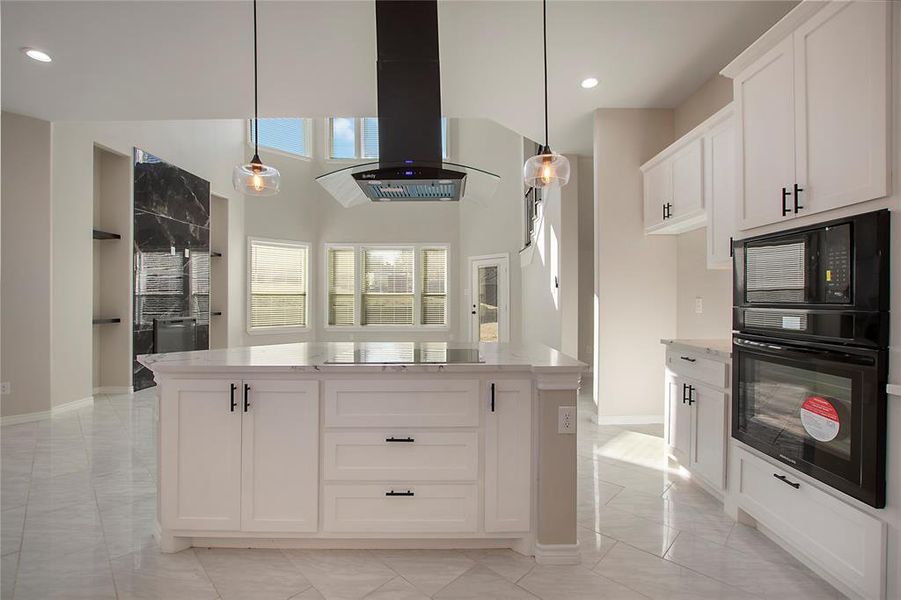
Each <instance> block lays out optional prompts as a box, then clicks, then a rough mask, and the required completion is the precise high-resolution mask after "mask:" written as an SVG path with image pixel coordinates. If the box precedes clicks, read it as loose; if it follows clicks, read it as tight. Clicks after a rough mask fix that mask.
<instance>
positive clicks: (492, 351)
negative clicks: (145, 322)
mask: <svg viewBox="0 0 901 600" xmlns="http://www.w3.org/2000/svg"><path fill="white" fill-rule="evenodd" d="M466 348H478V349H479V358H480V362H479V363H443V362H441V360H442V358H441V357H442V353H444V352H446V350H448V349H466ZM414 350H418V351H419V352H421V353H424V354H427V355H428V356H429V357H430V361H433V362H429V363H428V364H422V363H413V358H412V357H413V352H414ZM354 352H363V353H365V355H366V357H367V359H368V360H369V361H370V362H369V363H368V364H359V363H350V361H351V360H353V356H354ZM407 358H408V360H409V362H407V361H406V360H405V359H407ZM138 362H140V363H141V364H142V365H144V366H145V367H147V368H148V369H150V370H151V371H153V372H154V373H203V372H206V373H216V372H234V371H256V372H286V371H301V372H310V371H312V372H332V373H334V372H347V370H349V369H351V370H355V371H361V372H375V371H388V372H395V371H413V372H464V371H480V370H489V371H497V370H518V371H522V370H527V371H533V372H542V371H545V372H546V371H559V372H581V371H583V370H584V369H586V368H587V366H588V365H586V364H585V363H582V362H579V361H578V360H576V359H574V358H571V357H569V356H567V355H565V354H563V353H561V352H558V351H557V350H554V349H553V348H550V347H548V346H544V345H542V344H466V343H445V342H299V343H293V344H275V345H270V346H246V347H240V348H224V349H221V350H197V351H194V352H172V353H167V354H144V355H141V356H139V357H138Z"/></svg>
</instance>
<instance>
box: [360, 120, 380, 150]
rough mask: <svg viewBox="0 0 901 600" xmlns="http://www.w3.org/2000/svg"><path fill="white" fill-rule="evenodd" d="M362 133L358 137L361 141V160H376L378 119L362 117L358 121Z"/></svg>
mask: <svg viewBox="0 0 901 600" xmlns="http://www.w3.org/2000/svg"><path fill="white" fill-rule="evenodd" d="M360 121H361V123H362V129H363V132H362V134H361V136H360V139H361V141H362V144H361V148H360V150H361V152H362V154H363V156H362V158H378V157H379V120H378V117H364V118H363V119H361V120H360Z"/></svg>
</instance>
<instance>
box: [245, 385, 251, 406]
mask: <svg viewBox="0 0 901 600" xmlns="http://www.w3.org/2000/svg"><path fill="white" fill-rule="evenodd" d="M249 396H250V386H249V385H247V384H246V383H245V384H244V412H247V409H248V408H250V400H249V399H248V397H249Z"/></svg>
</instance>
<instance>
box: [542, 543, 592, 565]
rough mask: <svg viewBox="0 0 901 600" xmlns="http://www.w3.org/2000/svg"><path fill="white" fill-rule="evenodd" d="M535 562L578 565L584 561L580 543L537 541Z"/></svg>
mask: <svg viewBox="0 0 901 600" xmlns="http://www.w3.org/2000/svg"><path fill="white" fill-rule="evenodd" d="M535 562H537V563H538V564H539V565H577V564H579V563H580V562H582V555H581V554H580V553H579V544H541V543H537V542H536V543H535Z"/></svg>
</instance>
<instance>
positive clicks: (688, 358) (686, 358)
mask: <svg viewBox="0 0 901 600" xmlns="http://www.w3.org/2000/svg"><path fill="white" fill-rule="evenodd" d="M679 358H681V359H682V360H687V361H688V362H698V359H697V358H692V357H690V356H680V357H679Z"/></svg>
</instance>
